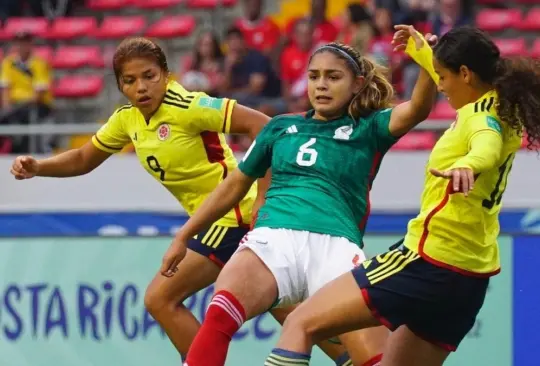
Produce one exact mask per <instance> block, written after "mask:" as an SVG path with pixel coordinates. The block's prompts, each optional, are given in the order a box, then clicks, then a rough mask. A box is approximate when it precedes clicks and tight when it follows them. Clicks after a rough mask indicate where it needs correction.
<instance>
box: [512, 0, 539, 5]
mask: <svg viewBox="0 0 540 366" xmlns="http://www.w3.org/2000/svg"><path fill="white" fill-rule="evenodd" d="M514 2H515V3H517V4H540V0H514Z"/></svg>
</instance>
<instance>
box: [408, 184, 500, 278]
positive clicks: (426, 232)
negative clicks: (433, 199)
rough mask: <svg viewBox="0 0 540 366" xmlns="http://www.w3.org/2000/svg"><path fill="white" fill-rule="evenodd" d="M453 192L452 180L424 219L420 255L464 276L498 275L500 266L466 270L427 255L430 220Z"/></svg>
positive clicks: (419, 248)
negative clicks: (476, 270) (491, 270)
mask: <svg viewBox="0 0 540 366" xmlns="http://www.w3.org/2000/svg"><path fill="white" fill-rule="evenodd" d="M452 193H453V192H452V182H449V183H448V186H447V187H446V192H445V194H444V197H443V199H442V201H441V202H440V203H439V204H438V205H437V207H435V208H434V209H433V210H431V212H430V213H429V214H428V215H427V217H426V219H425V220H424V231H423V232H422V237H421V238H420V243H419V244H418V254H420V256H421V257H422V258H423V259H424V260H425V261H426V262H429V263H431V264H433V265H435V266H437V267H442V268H445V269H448V270H450V271H454V272H457V273H459V274H462V275H464V276H469V277H479V278H487V277H491V276H494V275H496V274H497V273H499V272H500V271H501V269H500V268H499V269H497V270H495V271H493V272H489V273H476V272H471V271H467V270H464V269H461V268H458V267H454V266H452V265H450V264H448V263H444V262H441V261H438V260H436V259H434V258H431V257H430V256H429V255H427V254H426V253H425V252H424V245H425V244H426V240H427V238H428V236H429V222H430V221H431V219H432V218H433V216H435V214H437V212H439V211H441V210H442V209H443V208H444V206H446V204H447V203H448V201H449V200H450V195H451V194H452Z"/></svg>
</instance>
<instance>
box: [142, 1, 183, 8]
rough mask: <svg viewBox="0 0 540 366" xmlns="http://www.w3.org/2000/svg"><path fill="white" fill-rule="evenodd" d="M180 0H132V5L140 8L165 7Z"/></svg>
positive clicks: (178, 2) (171, 5)
mask: <svg viewBox="0 0 540 366" xmlns="http://www.w3.org/2000/svg"><path fill="white" fill-rule="evenodd" d="M182 2H183V0H133V6H135V7H137V8H140V9H166V8H170V7H173V6H175V5H178V4H180V3H182Z"/></svg>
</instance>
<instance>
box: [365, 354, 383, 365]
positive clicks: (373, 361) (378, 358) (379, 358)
mask: <svg viewBox="0 0 540 366" xmlns="http://www.w3.org/2000/svg"><path fill="white" fill-rule="evenodd" d="M381 361H382V353H380V354H378V355H377V356H375V357H373V358H372V359H370V360H369V361H368V362H366V363H364V365H362V366H379V365H380V364H381Z"/></svg>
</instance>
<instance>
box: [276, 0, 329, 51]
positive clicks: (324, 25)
mask: <svg viewBox="0 0 540 366" xmlns="http://www.w3.org/2000/svg"><path fill="white" fill-rule="evenodd" d="M326 8H327V1H326V0H312V1H311V14H310V15H309V18H308V19H309V20H310V21H311V22H312V24H313V28H314V31H313V41H314V42H315V44H316V45H318V44H320V43H329V42H334V41H335V40H336V39H337V37H338V33H339V31H338V29H337V28H336V26H335V25H334V24H333V23H332V22H330V21H329V20H328V19H327V18H326ZM297 21H299V19H293V20H292V21H291V22H289V24H288V25H287V29H286V33H287V36H289V37H291V36H292V34H293V33H294V26H295V24H296V22H297Z"/></svg>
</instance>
